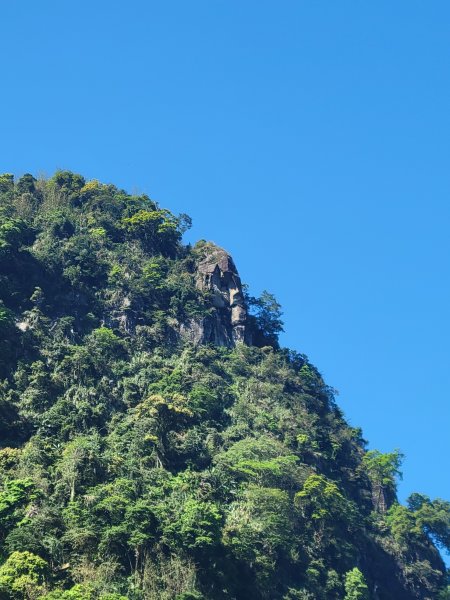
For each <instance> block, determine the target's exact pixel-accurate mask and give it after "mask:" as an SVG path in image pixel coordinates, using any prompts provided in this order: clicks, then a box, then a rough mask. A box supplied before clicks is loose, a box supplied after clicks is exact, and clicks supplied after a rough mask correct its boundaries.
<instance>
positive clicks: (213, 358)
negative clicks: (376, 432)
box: [0, 171, 450, 600]
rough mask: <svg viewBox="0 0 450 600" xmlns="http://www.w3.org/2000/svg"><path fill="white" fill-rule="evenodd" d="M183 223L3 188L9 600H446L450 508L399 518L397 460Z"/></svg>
mask: <svg viewBox="0 0 450 600" xmlns="http://www.w3.org/2000/svg"><path fill="white" fill-rule="evenodd" d="M189 225H190V219H189V217H187V216H186V215H180V216H175V215H173V214H172V213H171V212H170V211H168V210H167V209H162V208H160V207H159V206H158V205H157V203H155V202H154V201H153V200H151V198H150V197H148V196H147V195H145V194H142V195H130V194H128V193H127V192H125V191H124V190H120V189H118V188H116V187H115V186H113V185H111V184H103V183H100V182H99V181H97V180H92V181H86V180H85V179H84V178H83V177H82V176H81V175H78V174H75V173H72V172H70V171H58V172H57V173H56V174H55V175H54V176H53V177H52V178H50V179H47V180H37V179H36V178H34V177H33V176H32V175H30V174H26V175H24V176H23V177H21V178H19V179H18V180H17V181H15V179H14V177H13V176H12V175H9V174H5V175H2V176H0V336H1V340H2V345H1V361H0V378H1V382H0V525H1V528H0V598H2V599H3V598H4V599H5V600H10V599H16V598H17V599H19V600H21V599H25V598H30V599H36V600H38V599H45V600H59V599H65V600H69V599H72V600H97V599H98V600H123V599H128V600H145V599H150V600H152V599H155V600H156V599H162V600H174V599H176V600H199V599H201V598H203V599H204V600H213V599H216V598H217V599H218V600H221V599H224V600H225V599H229V600H232V599H235V600H247V599H250V600H251V599H255V600H258V599H274V600H277V599H279V600H295V599H303V600H313V599H317V600H322V599H324V600H325V599H331V600H332V599H336V600H337V599H345V600H352V599H358V598H359V599H368V598H370V599H373V600H391V599H392V600H394V599H395V600H403V599H404V600H408V599H420V600H431V599H435V598H441V599H442V600H445V598H448V597H449V590H448V587H447V585H448V584H447V574H446V569H445V565H444V563H443V561H442V558H441V556H440V554H439V552H438V549H437V546H439V547H440V548H444V549H448V548H449V547H450V504H449V503H448V502H446V501H444V500H440V499H434V500H431V499H430V498H428V497H426V496H424V495H420V494H412V495H411V496H410V498H409V499H408V501H407V505H402V504H400V503H399V502H398V500H397V496H396V478H397V477H398V475H399V473H400V468H401V459H402V456H401V454H400V453H399V452H398V451H394V452H391V453H380V452H377V451H374V450H372V451H367V450H366V442H365V440H364V439H363V437H362V433H361V430H359V429H357V428H353V427H350V426H349V425H348V424H347V423H346V421H345V419H344V416H343V414H342V411H341V410H340V409H339V407H338V406H337V404H336V402H335V398H334V395H333V390H332V389H331V388H329V387H328V386H327V385H326V384H325V382H324V380H323V378H322V376H321V375H320V373H319V371H318V370H317V369H316V368H315V367H314V365H312V364H311V363H310V362H309V361H308V359H307V357H306V356H305V355H303V354H299V353H298V352H296V351H293V350H289V349H286V348H280V346H279V342H278V335H279V333H280V332H281V331H282V328H283V324H282V321H281V307H280V306H279V304H278V303H277V301H276V299H275V298H274V297H273V296H272V295H271V294H269V293H267V292H264V293H263V294H262V295H261V297H259V298H254V297H252V296H251V295H250V293H249V291H248V289H246V287H245V286H243V285H242V283H241V280H240V276H239V273H238V271H237V268H236V266H235V264H234V261H233V259H232V257H231V256H230V255H229V254H228V253H227V252H226V251H225V250H223V249H222V248H219V247H218V246H216V245H215V244H213V243H211V242H205V241H200V242H199V243H197V244H196V245H195V246H193V247H191V246H186V245H184V244H183V243H182V235H183V233H184V231H185V230H186V228H188V227H189Z"/></svg>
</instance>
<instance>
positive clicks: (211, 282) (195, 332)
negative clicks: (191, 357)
mask: <svg viewBox="0 0 450 600" xmlns="http://www.w3.org/2000/svg"><path fill="white" fill-rule="evenodd" d="M195 256H196V271H195V284H196V287H197V289H198V290H200V291H201V292H203V293H206V294H207V295H208V296H209V301H210V310H209V312H208V314H207V315H205V316H202V317H197V318H192V319H190V320H189V321H188V322H187V323H184V324H182V326H181V332H182V335H183V337H184V338H185V339H188V340H190V341H192V342H194V343H195V344H208V343H212V344H215V345H217V346H226V347H227V348H232V347H233V346H235V345H236V344H239V343H249V342H250V339H249V333H248V331H247V307H246V304H245V300H244V295H243V291H242V284H241V278H240V277H239V273H238V270H237V268H236V265H235V264H234V261H233V259H232V257H231V256H230V255H229V254H228V253H227V252H226V251H225V250H224V249H223V248H219V247H218V246H216V245H215V244H213V243H211V242H201V243H199V244H197V246H196V248H195Z"/></svg>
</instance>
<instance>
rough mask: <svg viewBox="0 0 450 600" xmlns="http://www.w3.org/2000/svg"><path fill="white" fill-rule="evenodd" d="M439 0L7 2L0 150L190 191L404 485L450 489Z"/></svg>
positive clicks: (11, 160)
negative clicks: (387, 454) (394, 460)
mask: <svg viewBox="0 0 450 600" xmlns="http://www.w3.org/2000/svg"><path fill="white" fill-rule="evenodd" d="M449 28H450V4H449V3H448V2H444V1H439V0H435V1H434V2H425V1H418V0H399V1H397V2H391V1H388V0H379V1H377V2H358V1H356V0H353V1H348V0H341V1H339V2H335V1H332V0H329V1H327V2H325V1H322V0H314V2H312V1H306V0H295V1H290V0H283V2H274V1H272V2H268V1H265V0H257V1H256V0H245V1H244V2H238V1H237V0H236V1H231V2H230V1H226V2H225V1H224V0H191V1H190V2H186V1H185V0H179V1H170V0H169V1H166V0H164V1H162V0H161V1H159V2H153V1H148V0H147V1H139V0H130V1H129V2H117V1H111V0H109V1H108V2H106V1H104V0H96V1H95V2H87V1H79V2H77V3H72V2H57V1H56V0H55V1H50V0H41V1H40V2H35V1H31V0H28V1H26V0H23V1H22V2H9V3H6V4H5V5H4V6H2V35H1V37H0V52H1V55H2V56H3V61H2V64H3V67H2V75H1V84H0V85H1V90H0V91H1V93H0V109H1V110H0V114H1V122H0V171H3V172H14V173H15V174H17V175H20V174H23V173H24V172H33V173H34V174H51V173H52V172H53V171H54V170H55V169H57V168H67V169H71V170H74V171H77V172H81V173H82V174H84V175H85V176H86V177H87V178H97V179H100V180H101V181H104V182H112V183H115V184H117V185H119V186H121V187H124V188H126V189H128V190H129V191H145V192H147V193H149V194H150V195H151V197H152V198H154V199H155V200H157V201H158V202H159V203H160V204H161V205H162V206H165V207H168V208H170V209H172V210H173V211H175V212H187V213H188V214H190V215H191V216H192V218H193V221H194V227H193V229H192V231H191V232H189V234H188V239H189V240H192V241H194V240H196V239H200V238H207V239H211V240H213V241H215V242H216V243H218V244H220V245H223V246H224V247H225V248H227V249H228V250H229V251H230V252H231V253H232V254H233V256H234V258H235V260H236V262H237V264H238V267H239V269H240V272H241V275H242V278H243V279H244V280H245V281H246V282H247V283H248V284H249V285H250V287H251V290H252V291H253V293H254V294H258V293H259V292H261V291H262V290H263V289H268V290H269V291H271V292H273V293H274V294H275V295H276V297H277V298H278V300H279V301H280V302H281V304H282V305H283V308H284V318H285V329H286V333H285V334H284V335H283V337H282V343H283V344H284V345H288V346H290V347H292V348H295V349H297V350H298V351H300V352H304V353H306V354H307V355H308V356H309V357H310V359H311V360H312V361H313V362H314V363H315V364H316V365H317V366H318V368H319V369H320V370H321V371H322V373H323V374H324V376H325V378H326V380H327V382H328V383H329V384H330V385H331V386H333V387H335V388H337V389H338V390H339V392H340V395H339V397H338V402H339V404H340V406H341V407H342V408H343V410H344V411H345V414H346V416H347V418H348V419H349V421H350V422H351V424H352V425H355V426H361V427H362V428H363V431H364V434H365V437H366V438H367V439H368V440H369V441H370V447H372V448H378V449H380V450H382V451H390V450H392V449H393V448H400V449H401V450H402V451H403V452H404V453H405V454H406V461H405V464H404V469H403V470H404V481H403V482H402V483H401V485H400V495H401V497H402V498H405V497H406V496H407V495H408V494H409V493H410V492H412V491H420V492H423V493H426V494H429V495H430V496H441V497H444V498H447V499H450V482H449V480H448V477H447V473H446V460H447V458H448V456H449V450H450V438H449V436H448V426H449V420H450V403H449V393H450V392H449V390H450V369H449V358H450V350H449V339H450V320H449V315H448V312H449V306H450V267H449V249H450V248H449V246H450V244H449V237H448V230H449V221H450V208H449V197H450V169H449V160H450V111H449V106H450V98H449V96H450V35H449Z"/></svg>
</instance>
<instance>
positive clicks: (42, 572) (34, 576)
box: [0, 551, 48, 600]
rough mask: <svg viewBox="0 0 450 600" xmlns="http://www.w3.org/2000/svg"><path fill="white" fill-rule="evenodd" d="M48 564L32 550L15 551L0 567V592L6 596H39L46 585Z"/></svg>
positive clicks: (20, 597) (31, 599)
mask: <svg viewBox="0 0 450 600" xmlns="http://www.w3.org/2000/svg"><path fill="white" fill-rule="evenodd" d="M47 572H48V565H47V563H46V561H45V560H43V559H42V558H40V557H39V556H36V555H35V554H32V553H31V552H26V551H25V552H13V553H12V554H11V556H9V557H8V559H7V560H6V562H5V563H4V564H3V565H2V566H1V567H0V594H3V595H4V597H5V598H17V599H18V600H21V599H22V598H29V599H30V600H33V599H35V598H38V597H39V596H40V595H41V594H42V592H43V591H44V589H45V587H44V584H45V579H46V575H47Z"/></svg>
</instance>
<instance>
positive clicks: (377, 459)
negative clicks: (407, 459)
mask: <svg viewBox="0 0 450 600" xmlns="http://www.w3.org/2000/svg"><path fill="white" fill-rule="evenodd" d="M403 458H404V457H403V454H402V453H401V452H400V451H399V450H394V451H393V452H386V453H385V454H383V453H381V452H379V451H378V450H369V452H366V454H365V455H364V457H363V460H362V466H363V468H364V469H365V470H366V472H367V474H368V476H369V479H370V481H371V483H372V499H373V503H374V507H375V510H377V511H379V512H382V513H384V512H386V510H387V509H388V508H389V504H391V503H392V501H393V499H394V498H395V492H396V489H397V484H396V477H400V478H401V476H402V474H401V471H400V466H401V464H402V461H403Z"/></svg>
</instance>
